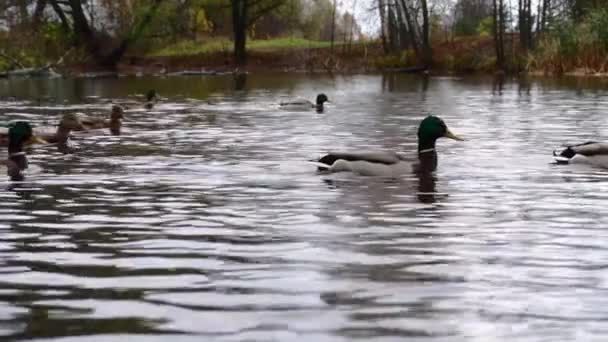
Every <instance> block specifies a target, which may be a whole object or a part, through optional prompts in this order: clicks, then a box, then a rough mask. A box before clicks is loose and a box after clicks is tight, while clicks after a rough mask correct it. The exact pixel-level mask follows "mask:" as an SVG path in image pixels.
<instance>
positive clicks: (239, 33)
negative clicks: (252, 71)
mask: <svg viewBox="0 0 608 342" xmlns="http://www.w3.org/2000/svg"><path fill="white" fill-rule="evenodd" d="M247 20H248V19H247V0H232V29H233V34H234V63H235V64H236V65H237V66H243V65H245V64H247V49H246V46H247Z"/></svg>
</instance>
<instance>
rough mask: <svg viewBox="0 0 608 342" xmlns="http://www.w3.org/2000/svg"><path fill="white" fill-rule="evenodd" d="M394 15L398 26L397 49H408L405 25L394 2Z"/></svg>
mask: <svg viewBox="0 0 608 342" xmlns="http://www.w3.org/2000/svg"><path fill="white" fill-rule="evenodd" d="M395 13H396V14H397V24H398V26H399V31H398V32H399V34H398V36H399V48H400V49H402V50H405V49H407V48H408V36H407V35H408V32H407V26H406V25H407V24H406V23H405V20H404V19H403V14H402V10H401V9H400V8H399V3H398V2H397V1H395Z"/></svg>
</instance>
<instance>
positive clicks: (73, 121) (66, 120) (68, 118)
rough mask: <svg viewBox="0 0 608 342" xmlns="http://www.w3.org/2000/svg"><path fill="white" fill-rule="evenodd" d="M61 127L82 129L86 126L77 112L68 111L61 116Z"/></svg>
mask: <svg viewBox="0 0 608 342" xmlns="http://www.w3.org/2000/svg"><path fill="white" fill-rule="evenodd" d="M59 127H63V128H66V129H68V130H82V129H84V126H83V125H82V122H81V121H80V116H79V115H78V114H77V113H66V114H64V115H63V116H62V117H61V121H59Z"/></svg>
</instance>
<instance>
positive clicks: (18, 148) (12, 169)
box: [7, 121, 46, 180]
mask: <svg viewBox="0 0 608 342" xmlns="http://www.w3.org/2000/svg"><path fill="white" fill-rule="evenodd" d="M36 143H42V144H44V143H46V141H44V140H43V139H40V138H38V137H36V136H35V135H34V133H33V130H32V126H31V125H30V123H29V122H27V121H15V122H12V123H11V124H10V125H9V127H8V168H7V171H8V175H9V176H10V178H11V180H22V179H23V174H22V171H23V170H25V169H27V158H26V156H25V152H24V151H23V147H24V145H33V144H36Z"/></svg>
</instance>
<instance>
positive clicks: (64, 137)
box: [33, 113, 83, 145]
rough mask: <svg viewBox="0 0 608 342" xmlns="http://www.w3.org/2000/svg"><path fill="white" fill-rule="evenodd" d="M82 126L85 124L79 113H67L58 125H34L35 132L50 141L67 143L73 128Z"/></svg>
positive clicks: (77, 128) (52, 142)
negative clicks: (81, 120)
mask: <svg viewBox="0 0 608 342" xmlns="http://www.w3.org/2000/svg"><path fill="white" fill-rule="evenodd" d="M82 128H83V126H82V123H81V122H80V118H79V116H78V115H77V113H67V114H64V115H63V116H62V118H61V120H60V121H59V125H57V127H44V126H43V127H34V128H33V133H34V135H35V136H37V137H40V138H42V139H44V140H45V141H46V142H48V143H51V144H64V145H65V144H67V142H68V139H69V138H70V133H71V132H72V130H81V129H82Z"/></svg>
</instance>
